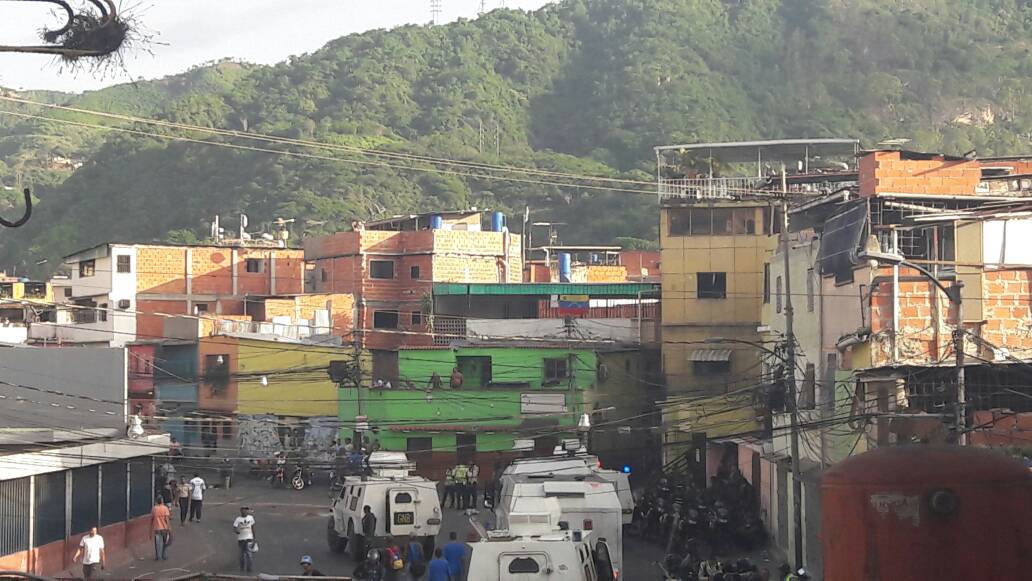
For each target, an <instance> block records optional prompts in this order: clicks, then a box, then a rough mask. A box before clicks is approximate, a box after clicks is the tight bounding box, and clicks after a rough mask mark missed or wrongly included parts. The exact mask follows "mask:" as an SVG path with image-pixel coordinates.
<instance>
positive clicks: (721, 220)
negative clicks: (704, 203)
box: [710, 208, 734, 236]
mask: <svg viewBox="0 0 1032 581" xmlns="http://www.w3.org/2000/svg"><path fill="white" fill-rule="evenodd" d="M733 215H734V211H733V210H732V209H731V208H713V209H712V210H711V212H710V216H711V217H712V222H713V234H714V235H715V236H727V235H728V234H731V233H732V232H733V231H734V220H733V218H732V216H733Z"/></svg>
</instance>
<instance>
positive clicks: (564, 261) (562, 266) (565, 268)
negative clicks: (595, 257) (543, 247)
mask: <svg viewBox="0 0 1032 581" xmlns="http://www.w3.org/2000/svg"><path fill="white" fill-rule="evenodd" d="M572 272H573V257H572V256H571V255H570V253H569V252H560V253H559V282H570V274H571V273H572Z"/></svg>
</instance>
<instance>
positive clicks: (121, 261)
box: [115, 254, 133, 273]
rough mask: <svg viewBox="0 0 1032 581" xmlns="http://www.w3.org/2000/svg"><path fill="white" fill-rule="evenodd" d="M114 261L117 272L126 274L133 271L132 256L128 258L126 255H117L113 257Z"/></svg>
mask: <svg viewBox="0 0 1032 581" xmlns="http://www.w3.org/2000/svg"><path fill="white" fill-rule="evenodd" d="M115 260H116V261H117V267H116V269H117V270H118V272H121V273H126V272H132V271H133V263H132V260H133V257H132V256H129V255H128V254H119V255H118V256H116V257H115Z"/></svg>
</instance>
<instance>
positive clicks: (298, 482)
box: [290, 476, 305, 490]
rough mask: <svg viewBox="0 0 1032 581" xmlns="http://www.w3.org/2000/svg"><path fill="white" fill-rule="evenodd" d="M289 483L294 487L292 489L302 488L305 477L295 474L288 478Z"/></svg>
mask: <svg viewBox="0 0 1032 581" xmlns="http://www.w3.org/2000/svg"><path fill="white" fill-rule="evenodd" d="M290 485H291V486H293V487H294V490H304V488H305V479H304V478H301V477H300V476H295V477H293V478H291V479H290Z"/></svg>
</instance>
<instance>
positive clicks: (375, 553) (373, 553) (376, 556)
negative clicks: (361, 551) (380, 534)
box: [365, 549, 380, 563]
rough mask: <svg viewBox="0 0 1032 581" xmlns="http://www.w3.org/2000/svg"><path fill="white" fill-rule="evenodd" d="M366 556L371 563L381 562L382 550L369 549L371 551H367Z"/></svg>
mask: <svg viewBox="0 0 1032 581" xmlns="http://www.w3.org/2000/svg"><path fill="white" fill-rule="evenodd" d="M365 558H366V561H368V562H370V563H379V562H380V551H379V550H377V549H369V551H368V552H367V553H366V557H365Z"/></svg>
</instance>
